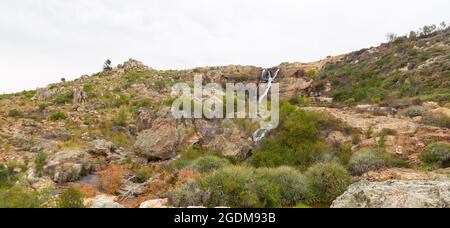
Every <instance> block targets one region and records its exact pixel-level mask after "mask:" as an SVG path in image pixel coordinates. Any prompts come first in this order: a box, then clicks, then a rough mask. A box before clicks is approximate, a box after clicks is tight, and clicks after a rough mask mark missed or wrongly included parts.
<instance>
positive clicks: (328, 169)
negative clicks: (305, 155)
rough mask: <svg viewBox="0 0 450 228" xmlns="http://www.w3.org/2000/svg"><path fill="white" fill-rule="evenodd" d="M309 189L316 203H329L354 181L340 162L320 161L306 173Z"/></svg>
mask: <svg viewBox="0 0 450 228" xmlns="http://www.w3.org/2000/svg"><path fill="white" fill-rule="evenodd" d="M305 178H306V182H307V184H308V186H309V190H310V191H311V192H312V194H313V201H314V202H315V203H324V204H329V203H331V202H332V201H333V200H334V199H336V198H337V197H338V196H340V195H341V194H343V193H344V192H345V191H346V190H347V188H348V186H349V185H350V184H351V182H352V178H351V176H350V175H349V174H348V172H347V170H346V169H345V168H344V167H343V166H342V165H340V164H338V163H334V162H330V163H320V164H316V165H314V166H312V167H311V168H309V169H308V170H307V171H306V173H305Z"/></svg>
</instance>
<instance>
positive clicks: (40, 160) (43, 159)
mask: <svg viewBox="0 0 450 228" xmlns="http://www.w3.org/2000/svg"><path fill="white" fill-rule="evenodd" d="M47 157H48V155H47V154H46V153H44V152H39V153H37V154H36V159H35V161H34V164H35V166H36V170H37V171H42V170H43V169H44V166H45V165H46V164H47Z"/></svg>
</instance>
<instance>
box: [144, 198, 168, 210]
mask: <svg viewBox="0 0 450 228" xmlns="http://www.w3.org/2000/svg"><path fill="white" fill-rule="evenodd" d="M167 203H168V200H167V199H154V200H149V201H145V202H143V203H142V204H141V205H140V206H139V208H167Z"/></svg>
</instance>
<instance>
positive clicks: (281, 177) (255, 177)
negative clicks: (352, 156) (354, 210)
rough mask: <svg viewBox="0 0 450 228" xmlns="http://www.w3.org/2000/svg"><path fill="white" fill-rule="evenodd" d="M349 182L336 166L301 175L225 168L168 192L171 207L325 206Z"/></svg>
mask: <svg viewBox="0 0 450 228" xmlns="http://www.w3.org/2000/svg"><path fill="white" fill-rule="evenodd" d="M350 183H351V177H350V175H349V174H348V173H347V170H346V169H345V168H344V167H343V166H341V165H339V164H337V163H324V164H322V163H321V164H318V165H316V166H313V167H312V168H310V169H309V170H308V171H307V172H306V173H305V175H303V174H302V173H301V172H300V171H298V170H297V169H294V168H292V167H278V168H251V167H244V166H228V167H226V168H223V169H219V170H217V171H215V172H213V173H210V174H209V175H206V176H204V177H202V178H200V179H198V180H192V181H190V182H188V183H186V184H185V185H183V186H181V187H179V188H177V189H175V190H173V191H171V192H169V193H168V194H167V195H168V198H169V202H170V204H171V205H172V206H176V207H186V206H192V205H196V206H207V207H216V206H228V207H238V208H240V207H244V208H267V207H269V208H273V207H293V206H296V205H301V204H303V205H306V204H311V203H312V204H316V203H321V204H322V203H323V204H329V203H331V201H332V200H334V199H335V198H336V197H337V196H339V195H340V194H342V193H343V192H344V191H345V190H347V187H348V186H349V185H350Z"/></svg>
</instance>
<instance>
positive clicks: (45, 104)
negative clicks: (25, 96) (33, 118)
mask: <svg viewBox="0 0 450 228" xmlns="http://www.w3.org/2000/svg"><path fill="white" fill-rule="evenodd" d="M49 106H50V103H48V102H43V103H40V104H39V110H45V109H47V108H48V107H49Z"/></svg>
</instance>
